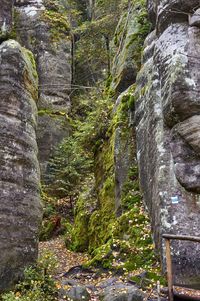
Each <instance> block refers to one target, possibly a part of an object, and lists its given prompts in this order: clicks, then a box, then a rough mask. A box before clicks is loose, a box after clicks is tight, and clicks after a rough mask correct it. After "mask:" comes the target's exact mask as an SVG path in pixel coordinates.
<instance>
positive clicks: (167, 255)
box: [162, 234, 200, 301]
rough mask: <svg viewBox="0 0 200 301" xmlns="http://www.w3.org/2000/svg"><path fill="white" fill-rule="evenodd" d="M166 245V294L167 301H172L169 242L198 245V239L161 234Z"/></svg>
mask: <svg viewBox="0 0 200 301" xmlns="http://www.w3.org/2000/svg"><path fill="white" fill-rule="evenodd" d="M162 237H163V238H164V239H165V244H166V265H167V282H168V293H169V301H173V300H174V293H173V272H172V256H171V248H170V240H186V241H193V242H198V243H200V237H196V236H186V235H173V234H163V236H162Z"/></svg>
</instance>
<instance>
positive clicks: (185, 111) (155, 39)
mask: <svg viewBox="0 0 200 301" xmlns="http://www.w3.org/2000/svg"><path fill="white" fill-rule="evenodd" d="M148 5H149V9H150V15H151V16H152V14H155V13H156V14H157V19H156V20H157V23H156V30H155V31H154V32H153V33H151V34H150V36H149V37H148V38H147V40H146V43H145V51H144V56H143V67H142V69H141V71H140V73H139V75H138V78H137V91H136V95H137V99H138V100H137V104H136V124H137V144H138V161H139V167H140V181H141V187H142V190H143V193H144V200H145V203H146V205H147V207H148V208H149V211H150V214H151V216H152V226H153V230H154V237H155V241H156V244H157V247H158V248H159V247H161V246H162V241H161V235H162V233H174V234H187V235H196V236H199V235H200V223H199V214H200V198H199V193H200V156H199V155H200V153H199V143H198V142H199V137H200V129H199V115H200V93H199V88H198V87H199V85H200V75H199V72H198V69H199V63H198V61H199V58H200V44H199V34H200V32H199V30H200V29H199V27H198V26H199V25H198V24H199V21H198V20H200V16H198V13H196V12H195V9H198V8H199V1H178V0H177V1H166V0H165V1H164V0H163V1H157V7H156V1H149V3H148ZM192 12H193V14H194V16H192V15H190V14H192ZM198 18H199V19H198ZM172 253H173V263H174V271H175V281H176V282H179V283H184V282H186V283H190V284H191V285H197V286H199V287H200V279H199V277H198V275H199V269H200V262H199V256H200V247H199V246H198V245H195V244H194V243H183V242H176V243H174V244H173V251H172ZM162 254H163V260H164V253H162Z"/></svg>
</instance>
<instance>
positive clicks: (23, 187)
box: [0, 40, 42, 290]
mask: <svg viewBox="0 0 200 301" xmlns="http://www.w3.org/2000/svg"><path fill="white" fill-rule="evenodd" d="M0 62H1V70H0V86H1V89H0V90H1V91H0V96H1V103H0V108H1V109H0V111H1V113H0V119H1V122H0V131H1V138H0V141H1V146H0V148H1V151H0V158H1V174H0V195H1V197H0V198H1V208H0V224H1V231H0V254H1V255H0V278H1V281H0V290H4V289H7V288H9V287H11V286H12V285H13V283H14V282H15V281H16V280H18V279H19V278H20V277H21V276H22V273H23V270H24V268H25V267H26V266H28V265H30V264H32V263H34V262H35V261H36V259H37V245H38V232H39V226H40V222H41V215H42V212H41V204H40V197H39V181H40V172H39V164H38V160H37V144H36V134H35V130H36V118H37V108H36V101H37V93H38V91H37V85H38V83H37V73H36V70H35V65H34V59H33V56H32V54H31V53H30V52H28V51H27V50H26V49H24V48H22V47H21V46H20V45H19V44H18V43H17V42H15V41H14V40H8V41H6V42H4V43H2V44H1V45H0Z"/></svg>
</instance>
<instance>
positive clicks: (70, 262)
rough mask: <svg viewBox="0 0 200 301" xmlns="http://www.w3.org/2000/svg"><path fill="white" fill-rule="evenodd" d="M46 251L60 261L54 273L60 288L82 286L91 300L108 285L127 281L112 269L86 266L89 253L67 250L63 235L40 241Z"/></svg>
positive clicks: (41, 249)
mask: <svg viewBox="0 0 200 301" xmlns="http://www.w3.org/2000/svg"><path fill="white" fill-rule="evenodd" d="M46 251H47V252H51V253H52V254H53V255H54V256H55V258H56V261H57V263H58V265H57V268H56V270H55V273H54V274H53V275H52V276H53V277H54V279H55V280H56V285H57V288H58V289H61V290H62V289H63V290H65V291H66V290H69V289H70V288H71V287H73V286H82V287H85V288H86V289H87V291H88V292H89V294H90V296H91V301H98V300H100V299H99V295H100V294H101V292H103V289H104V288H105V287H106V286H109V285H112V284H113V283H115V282H119V281H120V282H123V283H127V279H126V278H125V277H124V276H119V275H113V273H112V272H111V271H105V270H102V269H87V268H84V267H83V266H82V265H84V263H86V262H87V260H88V255H87V254H83V253H75V252H72V251H69V250H67V248H66V246H65V244H64V241H63V238H62V236H59V237H56V238H53V239H51V240H49V241H45V242H40V245H39V252H40V253H44V252H46ZM58 300H59V301H64V300H66V298H65V299H63V297H59V299H58Z"/></svg>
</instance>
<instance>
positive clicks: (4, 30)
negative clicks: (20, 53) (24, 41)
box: [0, 0, 13, 39]
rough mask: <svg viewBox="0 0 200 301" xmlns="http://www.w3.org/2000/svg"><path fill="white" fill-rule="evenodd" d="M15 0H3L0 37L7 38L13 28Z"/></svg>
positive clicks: (0, 15) (0, 14) (0, 16)
mask: <svg viewBox="0 0 200 301" xmlns="http://www.w3.org/2000/svg"><path fill="white" fill-rule="evenodd" d="M12 17H13V0H1V8H0V39H3V38H5V37H6V36H7V35H8V33H9V32H10V31H11V28H12V21H13V20H12Z"/></svg>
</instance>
